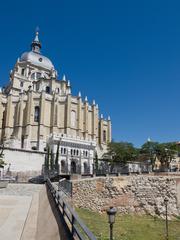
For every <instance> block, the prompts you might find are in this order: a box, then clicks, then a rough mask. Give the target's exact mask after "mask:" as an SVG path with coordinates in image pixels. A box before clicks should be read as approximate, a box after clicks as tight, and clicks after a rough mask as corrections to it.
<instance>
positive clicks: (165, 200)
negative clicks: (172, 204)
mask: <svg viewBox="0 0 180 240" xmlns="http://www.w3.org/2000/svg"><path fill="white" fill-rule="evenodd" d="M164 204H165V208H166V240H168V239H169V230H168V212H167V205H168V199H167V197H165V199H164Z"/></svg>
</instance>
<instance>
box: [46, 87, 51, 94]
mask: <svg viewBox="0 0 180 240" xmlns="http://www.w3.org/2000/svg"><path fill="white" fill-rule="evenodd" d="M50 91H51V89H50V87H49V86H46V93H48V94H50Z"/></svg>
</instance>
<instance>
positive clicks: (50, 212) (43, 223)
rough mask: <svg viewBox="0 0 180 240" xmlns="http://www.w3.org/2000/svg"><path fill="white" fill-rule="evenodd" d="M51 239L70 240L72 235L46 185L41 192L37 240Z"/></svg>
mask: <svg viewBox="0 0 180 240" xmlns="http://www.w3.org/2000/svg"><path fill="white" fill-rule="evenodd" d="M49 239H51V240H59V239H62V240H68V239H71V236H70V233H69V231H68V228H67V227H66V224H65V222H64V219H63V217H62V214H61V213H60V211H59V208H58V207H57V205H56V204H55V202H54V199H53V198H52V196H51V194H50V192H49V190H48V189H47V188H46V187H44V189H43V190H42V191H41V192H40V194H39V213H38V221H37V232H36V240H49Z"/></svg>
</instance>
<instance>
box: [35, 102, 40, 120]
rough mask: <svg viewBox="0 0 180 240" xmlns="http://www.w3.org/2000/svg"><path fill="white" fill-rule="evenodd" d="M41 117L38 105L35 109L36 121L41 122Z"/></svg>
mask: <svg viewBox="0 0 180 240" xmlns="http://www.w3.org/2000/svg"><path fill="white" fill-rule="evenodd" d="M39 119H40V108H39V107H38V106H36V107H35V109H34V121H35V122H39Z"/></svg>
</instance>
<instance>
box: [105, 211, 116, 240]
mask: <svg viewBox="0 0 180 240" xmlns="http://www.w3.org/2000/svg"><path fill="white" fill-rule="evenodd" d="M116 213H117V210H116V208H114V207H110V208H109V209H108V210H107V215H108V223H109V228H110V234H109V239H110V240H113V224H114V223H115V215H116Z"/></svg>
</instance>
